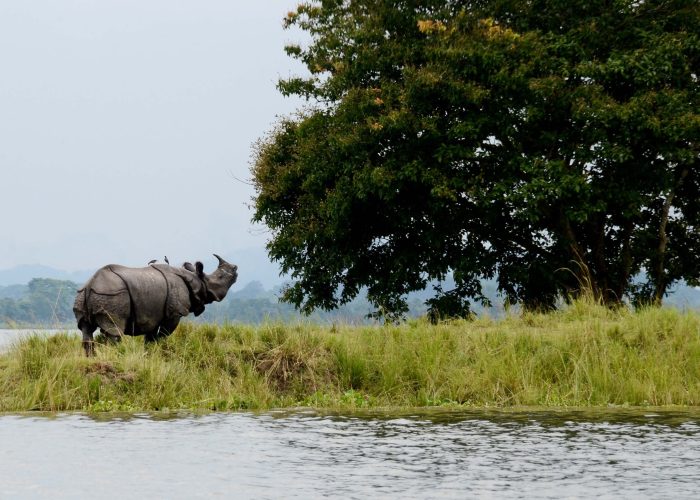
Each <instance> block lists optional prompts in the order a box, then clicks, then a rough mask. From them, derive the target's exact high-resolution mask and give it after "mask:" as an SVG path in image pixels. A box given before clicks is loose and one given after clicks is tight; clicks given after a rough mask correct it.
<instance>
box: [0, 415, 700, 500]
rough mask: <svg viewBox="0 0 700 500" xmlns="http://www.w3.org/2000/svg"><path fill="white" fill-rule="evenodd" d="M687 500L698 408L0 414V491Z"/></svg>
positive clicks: (699, 466) (697, 486) (696, 463)
mask: <svg viewBox="0 0 700 500" xmlns="http://www.w3.org/2000/svg"><path fill="white" fill-rule="evenodd" d="M88 496H94V497H95V498H110V499H111V498H114V499H117V498H120V499H121V498H183V499H184V498H210V497H213V498H321V497H337V498H365V499H366V498H467V497H482V498H483V497H495V498H521V497H531V498H562V497H569V498H592V497H607V498H698V497H699V496H700V414H693V413H692V412H690V413H683V412H681V413H669V412H658V413H653V412H640V411H620V410H618V411H613V412H606V413H601V412H594V413H585V412H568V413H566V412H528V411H515V412H507V411H500V412H499V411H490V412H489V411H478V412H439V411H433V412H427V413H422V414H414V415H403V416H387V415H380V414H374V415H372V414H365V415H362V416H358V415H354V416H352V415H346V416H342V415H322V414H314V413H308V412H306V413H305V412H292V413H288V412H284V413H283V412H270V413H264V414H249V413H215V414H208V415H200V416H196V415H178V416H167V417H166V416H163V415H145V414H144V415H107V416H101V417H99V418H98V417H90V416H86V415H80V414H69V415H52V416H44V415H36V416H23V415H4V416H0V498H52V499H53V498H86V497H88Z"/></svg>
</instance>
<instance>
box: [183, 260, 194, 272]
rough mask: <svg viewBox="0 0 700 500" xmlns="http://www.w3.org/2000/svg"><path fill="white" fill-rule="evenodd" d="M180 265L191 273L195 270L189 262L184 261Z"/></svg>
mask: <svg viewBox="0 0 700 500" xmlns="http://www.w3.org/2000/svg"><path fill="white" fill-rule="evenodd" d="M182 267H184V268H185V269H187V270H188V271H189V272H191V273H193V272H195V269H194V266H193V265H192V263H191V262H185V263H184V264H182Z"/></svg>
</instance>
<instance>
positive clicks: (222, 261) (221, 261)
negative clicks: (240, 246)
mask: <svg viewBox="0 0 700 500" xmlns="http://www.w3.org/2000/svg"><path fill="white" fill-rule="evenodd" d="M214 257H216V258H217V259H218V260H219V267H221V266H222V265H224V264H228V262H226V261H225V260H224V259H222V258H221V257H219V256H218V255H216V254H214Z"/></svg>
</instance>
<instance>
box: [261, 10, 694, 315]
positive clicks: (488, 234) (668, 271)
mask: <svg viewBox="0 0 700 500" xmlns="http://www.w3.org/2000/svg"><path fill="white" fill-rule="evenodd" d="M285 23H286V25H287V26H288V27H289V26H296V27H298V28H301V29H302V30H304V31H306V32H307V33H308V34H309V35H310V38H311V42H310V44H309V45H308V46H305V47H300V46H294V45H291V46H288V47H287V49H286V50H287V52H288V54H289V55H290V56H292V57H295V58H297V59H299V60H300V61H302V62H303V63H304V64H305V65H306V67H307V68H308V70H309V75H308V76H306V77H295V78H290V79H286V80H282V81H280V83H279V88H280V90H281V92H283V93H284V94H287V95H297V96H302V97H304V98H306V99H307V100H308V102H309V106H308V108H306V109H304V110H301V111H299V113H298V114H297V115H296V116H294V117H290V118H286V119H283V120H281V121H280V122H279V123H278V124H277V126H276V128H275V129H274V130H273V131H271V132H270V133H269V134H268V135H267V136H266V137H265V138H263V139H261V141H260V142H259V144H258V146H257V149H256V157H255V162H254V165H253V178H254V183H255V188H256V197H255V213H254V220H255V221H257V222H261V223H263V224H264V225H266V226H267V227H268V228H269V229H270V230H271V235H272V236H271V239H270V241H269V243H268V247H267V248H268V252H269V255H270V257H271V258H272V259H273V260H276V261H279V262H280V264H281V267H282V269H283V271H284V272H288V273H291V275H292V277H293V279H294V281H293V283H292V284H291V286H290V287H289V288H288V289H287V290H286V292H285V296H284V298H285V299H286V300H288V301H290V302H292V303H294V304H295V305H296V306H297V307H299V308H301V309H302V310H304V311H310V310H313V309H314V308H317V307H320V308H325V309H330V308H334V307H336V306H337V305H339V304H341V303H345V302H348V301H349V300H351V299H352V298H353V297H355V296H356V295H357V294H358V293H359V292H360V291H361V290H362V289H366V290H367V296H368V299H369V300H370V301H371V302H372V303H373V304H374V305H375V306H376V307H377V310H378V313H379V314H383V315H387V316H389V317H396V316H399V315H401V314H402V313H403V312H405V310H406V302H405V297H406V294H407V293H408V292H411V291H414V290H419V289H423V288H424V287H425V286H426V284H428V283H429V282H431V281H433V280H443V279H444V278H445V277H446V276H447V275H448V274H449V273H452V275H453V277H454V283H455V286H454V289H450V290H443V289H441V288H440V287H437V289H436V293H435V297H434V298H433V299H431V300H430V301H429V303H430V306H431V308H432V311H433V312H434V313H435V314H436V315H437V316H464V315H467V314H468V313H469V301H470V300H484V299H485V298H484V297H483V296H482V293H481V285H480V280H481V279H482V278H494V277H496V278H497V280H498V286H499V289H500V291H501V292H502V293H503V294H504V295H505V296H506V297H507V298H508V299H509V300H510V301H511V302H518V303H521V304H523V305H524V306H525V307H528V308H550V307H553V306H554V304H555V301H556V299H557V297H559V296H562V295H563V296H572V295H573V296H575V295H576V294H577V293H580V291H581V290H583V289H586V290H589V291H591V292H592V293H593V294H594V295H595V296H596V297H597V298H598V299H600V300H602V301H604V302H605V303H608V304H614V303H618V302H619V301H621V300H623V298H624V297H631V298H632V299H633V300H637V301H640V302H647V303H649V302H651V303H660V302H661V300H662V298H663V296H664V294H665V293H666V291H667V289H668V287H669V286H670V285H671V284H673V283H674V282H676V281H678V280H681V279H684V280H686V281H687V282H689V283H691V284H698V283H700V231H699V229H698V224H699V223H700V172H699V171H698V159H699V157H700V146H699V141H698V139H699V136H700V82H699V80H698V75H699V73H700V64H699V62H700V3H698V2H697V0H668V1H660V0H647V1H645V0H641V1H640V0H637V1H629V0H612V1H602V0H598V1H595V0H594V1H588V0H586V1H582V0H530V1H525V0H520V1H515V0H510V1H508V0H500V1H487V0H485V1H478V2H465V1H456V0H413V1H412V0H404V1H398V0H394V1H390V0H383V1H382V0H323V1H311V2H306V3H304V4H302V5H300V6H299V7H298V8H297V10H296V11H294V12H290V13H289V14H288V16H287V17H286V21H285ZM639 276H643V277H644V279H643V280H641V281H639V280H638V279H637V280H634V279H633V278H635V277H639Z"/></svg>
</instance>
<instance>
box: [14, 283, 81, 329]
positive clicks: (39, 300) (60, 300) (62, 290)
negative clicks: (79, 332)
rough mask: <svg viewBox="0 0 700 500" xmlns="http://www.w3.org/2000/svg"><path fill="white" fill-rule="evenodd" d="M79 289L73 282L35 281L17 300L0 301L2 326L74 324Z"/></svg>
mask: <svg viewBox="0 0 700 500" xmlns="http://www.w3.org/2000/svg"><path fill="white" fill-rule="evenodd" d="M77 290H78V285H77V284H75V283H73V282H72V281H62V280H56V279H50V278H34V279H33V280H31V281H30V282H29V285H28V286H27V287H26V290H22V292H23V293H21V294H18V295H19V296H18V297H16V298H11V297H5V298H0V324H3V323H6V324H14V325H17V324H19V325H32V326H39V325H43V326H56V325H59V326H60V325H66V324H67V323H73V322H74V320H75V317H74V316H73V301H74V300H75V294H76V292H77Z"/></svg>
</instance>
